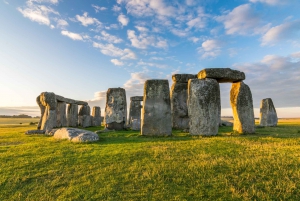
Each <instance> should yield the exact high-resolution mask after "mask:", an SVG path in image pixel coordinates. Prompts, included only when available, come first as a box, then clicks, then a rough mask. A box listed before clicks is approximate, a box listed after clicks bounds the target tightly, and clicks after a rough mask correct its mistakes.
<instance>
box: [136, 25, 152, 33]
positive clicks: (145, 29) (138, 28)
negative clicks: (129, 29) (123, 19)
mask: <svg viewBox="0 0 300 201" xmlns="http://www.w3.org/2000/svg"><path fill="white" fill-rule="evenodd" d="M135 28H136V29H137V30H139V31H140V32H148V31H149V29H147V28H146V27H142V26H135Z"/></svg>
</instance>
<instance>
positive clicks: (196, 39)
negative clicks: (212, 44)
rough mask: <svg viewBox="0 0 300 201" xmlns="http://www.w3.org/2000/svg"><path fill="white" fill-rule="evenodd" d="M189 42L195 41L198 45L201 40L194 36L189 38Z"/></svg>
mask: <svg viewBox="0 0 300 201" xmlns="http://www.w3.org/2000/svg"><path fill="white" fill-rule="evenodd" d="M188 40H190V41H193V43H197V42H198V41H199V40H200V38H197V37H194V36H193V37H190V38H188Z"/></svg>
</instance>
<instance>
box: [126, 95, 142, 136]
mask: <svg viewBox="0 0 300 201" xmlns="http://www.w3.org/2000/svg"><path fill="white" fill-rule="evenodd" d="M141 101H143V96H133V97H130V109H129V118H128V126H129V127H132V121H133V120H134V119H136V120H138V122H141V108H142V105H141ZM140 129H141V128H139V129H138V130H140ZM135 130H137V124H136V125H135Z"/></svg>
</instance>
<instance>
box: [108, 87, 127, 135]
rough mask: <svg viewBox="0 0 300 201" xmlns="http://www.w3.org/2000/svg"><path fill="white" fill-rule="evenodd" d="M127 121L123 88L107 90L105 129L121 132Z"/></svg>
mask: <svg viewBox="0 0 300 201" xmlns="http://www.w3.org/2000/svg"><path fill="white" fill-rule="evenodd" d="M126 119H127V103H126V92H125V89H123V88H109V89H108V90H107V93H106V106H105V127H106V128H107V129H110V130H112V129H115V130H122V129H124V128H125V123H126Z"/></svg>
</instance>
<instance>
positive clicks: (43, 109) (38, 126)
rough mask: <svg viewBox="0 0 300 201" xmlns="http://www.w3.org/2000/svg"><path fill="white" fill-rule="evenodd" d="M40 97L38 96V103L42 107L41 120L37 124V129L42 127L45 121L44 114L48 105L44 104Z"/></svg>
mask: <svg viewBox="0 0 300 201" xmlns="http://www.w3.org/2000/svg"><path fill="white" fill-rule="evenodd" d="M40 97H41V96H38V97H36V103H37V104H38V106H39V107H40V111H41V118H40V121H39V123H38V125H37V129H41V126H42V121H43V116H44V113H45V110H46V106H44V105H43V104H42V102H41V100H40Z"/></svg>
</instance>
